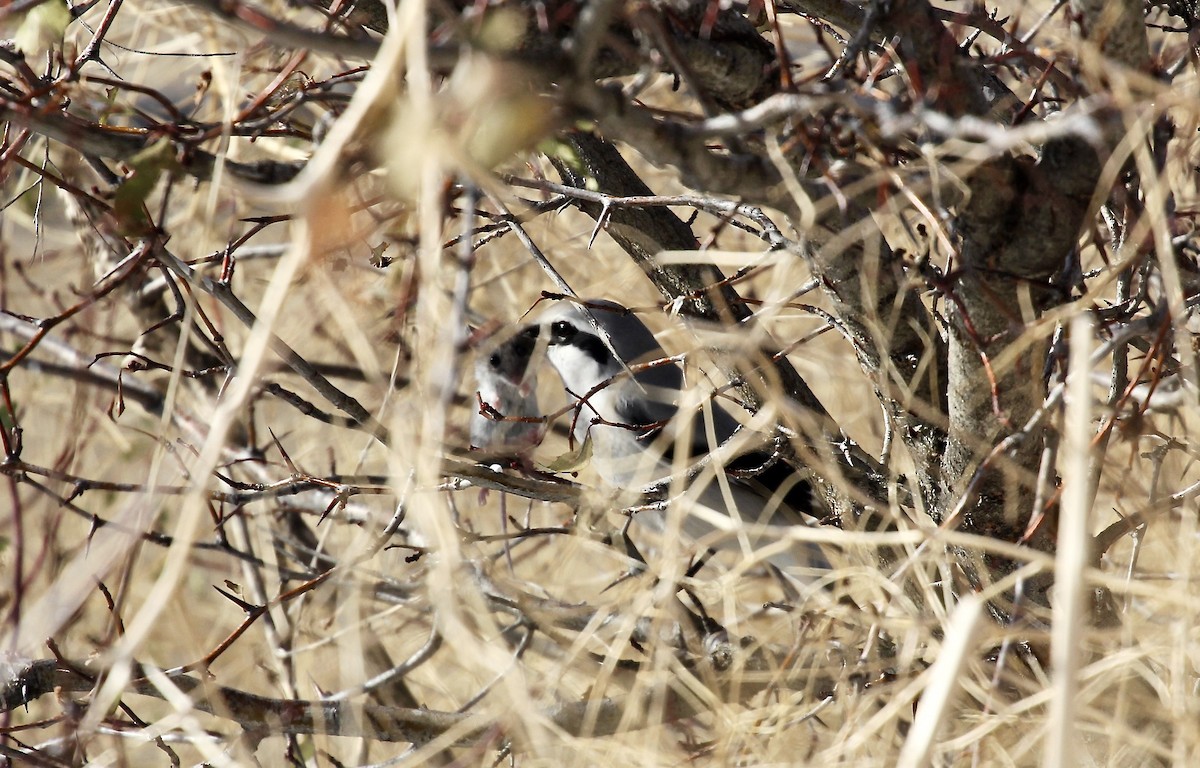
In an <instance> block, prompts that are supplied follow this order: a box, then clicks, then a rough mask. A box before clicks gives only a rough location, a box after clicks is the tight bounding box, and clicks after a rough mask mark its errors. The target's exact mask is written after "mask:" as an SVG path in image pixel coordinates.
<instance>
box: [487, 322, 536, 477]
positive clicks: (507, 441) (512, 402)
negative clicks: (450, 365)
mask: <svg viewBox="0 0 1200 768" xmlns="http://www.w3.org/2000/svg"><path fill="white" fill-rule="evenodd" d="M536 344H537V337H536V335H531V334H529V333H527V332H520V333H517V334H515V335H513V336H511V337H509V338H506V339H504V340H502V341H500V342H498V343H493V344H490V345H488V346H485V347H484V348H482V349H480V350H479V351H478V352H477V353H476V357H475V383H476V387H477V389H476V395H477V399H476V402H475V403H473V404H472V405H473V411H472V413H471V447H473V448H476V449H478V450H481V451H485V452H487V453H489V454H506V455H513V456H520V455H522V454H525V453H527V452H528V451H529V450H531V449H532V448H533V447H534V446H536V445H537V444H538V443H539V442H541V439H542V434H543V429H542V422H541V420H540V419H541V416H542V412H541V410H540V409H539V408H538V400H537V373H536V371H531V370H530V366H529V363H530V361H531V359H532V357H533V354H534V347H535V345H536Z"/></svg>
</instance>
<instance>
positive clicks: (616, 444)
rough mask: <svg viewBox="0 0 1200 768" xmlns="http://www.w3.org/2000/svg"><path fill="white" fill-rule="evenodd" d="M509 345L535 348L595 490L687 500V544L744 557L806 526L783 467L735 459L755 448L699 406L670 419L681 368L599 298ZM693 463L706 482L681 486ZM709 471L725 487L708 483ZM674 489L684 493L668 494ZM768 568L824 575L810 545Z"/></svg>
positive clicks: (803, 502) (768, 460) (753, 457)
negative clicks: (583, 450) (560, 396)
mask: <svg viewBox="0 0 1200 768" xmlns="http://www.w3.org/2000/svg"><path fill="white" fill-rule="evenodd" d="M520 336H521V337H522V338H524V339H526V340H527V341H526V342H524V343H523V344H522V345H521V347H520V349H519V350H517V351H519V352H525V351H528V352H529V353H530V354H531V355H534V353H535V352H536V351H537V350H539V349H544V358H545V362H546V363H547V364H548V365H549V366H550V367H551V368H553V369H554V371H555V372H556V373H557V374H558V377H559V378H560V379H561V380H562V384H563V388H564V390H565V391H566V393H567V396H568V398H569V399H571V401H572V402H573V403H574V408H573V413H572V425H571V432H572V434H573V436H574V439H575V440H576V441H577V442H578V443H581V444H582V443H585V442H588V441H590V443H591V456H592V464H593V466H594V468H595V470H596V473H597V474H598V475H599V476H600V478H601V480H603V481H604V482H605V483H606V484H607V485H609V486H612V487H613V488H618V489H624V488H628V489H645V488H663V487H664V486H666V487H667V490H668V493H669V494H670V497H671V498H672V503H675V501H676V500H685V501H686V500H690V502H691V503H685V504H684V509H685V512H686V514H685V517H684V518H683V521H682V526H681V527H682V530H683V533H684V534H685V536H687V537H689V538H691V539H692V540H693V541H699V540H700V539H702V538H704V537H707V536H710V535H711V534H713V533H714V531H717V530H726V531H729V530H734V531H738V534H737V535H736V536H735V537H730V536H728V535H726V536H723V537H716V538H717V539H718V540H719V543H720V545H721V548H726V549H727V548H729V547H730V546H731V544H733V543H736V544H737V545H738V546H740V548H741V549H742V551H743V552H744V553H747V554H748V553H749V552H750V551H751V550H752V548H753V546H754V545H756V544H758V543H760V542H763V541H768V540H770V539H771V531H770V529H769V528H765V529H764V526H771V525H780V524H810V523H811V522H813V521H812V518H811V517H810V516H809V513H810V512H811V511H812V509H813V499H812V493H811V488H810V487H809V486H808V485H807V484H806V483H803V482H802V481H801V480H800V479H799V477H798V476H797V474H796V473H795V471H794V470H792V468H791V467H789V466H787V465H786V464H785V463H784V462H782V461H777V460H774V459H773V458H772V456H771V455H770V454H764V453H762V452H761V450H758V451H751V452H749V453H745V454H744V453H740V452H738V451H736V448H737V447H738V445H739V444H743V443H744V444H753V445H754V446H755V447H756V448H758V449H761V446H762V445H763V444H764V442H766V441H765V438H762V436H759V435H755V434H754V433H753V432H751V431H749V430H745V429H742V428H740V424H739V422H738V421H737V419H735V418H734V417H733V416H732V415H731V414H730V413H729V412H728V411H726V410H725V409H724V408H722V407H721V406H720V405H719V404H718V403H716V402H714V401H712V400H711V399H710V400H708V401H707V402H705V403H704V404H703V405H702V406H701V407H700V408H697V409H695V410H693V411H690V412H689V411H687V410H686V409H681V402H680V401H681V399H682V398H683V396H684V392H685V389H684V383H685V382H684V376H683V370H682V368H681V367H680V366H679V364H678V362H677V361H676V359H675V358H671V357H669V356H668V355H667V354H666V352H665V351H664V350H663V349H662V347H661V346H660V345H659V343H658V341H657V340H656V339H655V337H654V334H653V333H652V332H651V331H650V329H649V328H648V327H647V326H646V325H645V323H643V322H642V321H641V319H640V318H638V316H637V315H636V314H634V313H633V312H632V311H630V310H629V309H627V308H626V307H624V306H622V305H621V304H618V303H616V302H613V301H609V300H606V299H584V300H574V301H572V300H559V301H558V302H556V303H555V304H554V305H552V306H551V307H549V308H548V309H547V310H545V311H544V312H542V313H541V314H540V315H539V316H538V317H537V319H536V320H535V321H533V322H531V323H530V324H528V325H527V326H526V327H525V328H524V329H523V330H522V331H521V332H520ZM530 364H531V367H537V363H536V362H535V361H533V360H531V363H530ZM705 457H708V461H709V463H710V464H715V465H719V466H716V467H713V468H712V469H710V470H708V471H707V476H706V472H705V471H704V470H701V471H700V472H699V473H698V474H696V473H692V474H695V476H694V477H693V476H691V474H689V472H688V471H687V470H688V469H689V468H691V467H694V465H695V462H694V461H693V459H704V458H705ZM775 458H777V457H775ZM718 471H723V473H724V474H725V477H718V476H716V472H718ZM680 487H683V488H684V489H685V490H684V492H683V493H682V494H676V493H675V491H677V490H678V489H679V488H680ZM642 519H643V516H640V515H639V518H638V520H639V522H640V521H641V520H642ZM645 519H646V520H647V524H648V525H649V526H650V527H651V528H655V529H657V530H659V531H661V530H663V529H664V523H665V521H664V520H663V517H662V516H661V515H657V516H656V515H649V516H645ZM738 521H740V522H741V523H743V524H745V525H738V524H737V523H738ZM750 531H759V534H752V533H751V532H750ZM776 532H778V529H776ZM768 561H769V562H770V563H772V564H773V565H775V566H778V567H780V568H784V569H785V570H789V571H790V570H795V569H797V568H799V569H805V570H807V571H809V572H810V573H811V572H813V571H821V570H827V569H828V568H829V567H830V566H829V561H828V559H827V558H826V556H825V554H824V552H823V551H822V550H821V549H820V547H819V546H817V545H816V544H810V543H805V544H794V545H793V546H791V547H789V548H788V550H787V551H785V552H781V553H779V554H777V555H772V556H771V557H770V558H768Z"/></svg>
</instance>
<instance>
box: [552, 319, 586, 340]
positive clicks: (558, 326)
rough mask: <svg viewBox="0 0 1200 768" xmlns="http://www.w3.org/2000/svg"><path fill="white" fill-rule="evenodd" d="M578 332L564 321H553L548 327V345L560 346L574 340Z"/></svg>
mask: <svg viewBox="0 0 1200 768" xmlns="http://www.w3.org/2000/svg"><path fill="white" fill-rule="evenodd" d="M578 332H579V330H578V329H577V328H576V327H575V326H573V325H571V324H570V323H568V322H567V321H566V320H555V321H554V324H553V325H551V326H550V343H551V344H562V343H565V342H567V341H570V340H571V339H572V338H574V336H575V334H576V333H578Z"/></svg>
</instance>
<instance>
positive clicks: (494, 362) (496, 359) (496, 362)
mask: <svg viewBox="0 0 1200 768" xmlns="http://www.w3.org/2000/svg"><path fill="white" fill-rule="evenodd" d="M488 365H490V366H492V367H493V368H499V367H500V353H499V352H493V353H492V356H491V357H489V358H488Z"/></svg>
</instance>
